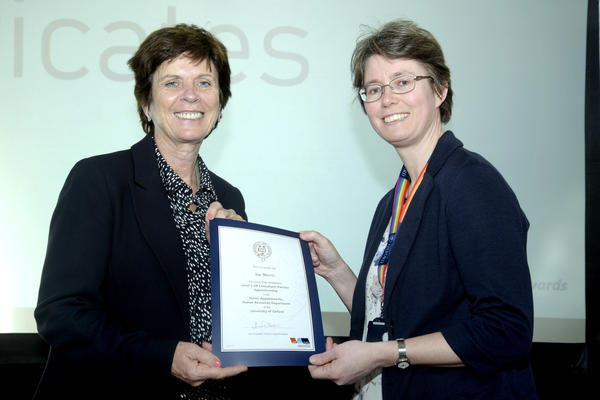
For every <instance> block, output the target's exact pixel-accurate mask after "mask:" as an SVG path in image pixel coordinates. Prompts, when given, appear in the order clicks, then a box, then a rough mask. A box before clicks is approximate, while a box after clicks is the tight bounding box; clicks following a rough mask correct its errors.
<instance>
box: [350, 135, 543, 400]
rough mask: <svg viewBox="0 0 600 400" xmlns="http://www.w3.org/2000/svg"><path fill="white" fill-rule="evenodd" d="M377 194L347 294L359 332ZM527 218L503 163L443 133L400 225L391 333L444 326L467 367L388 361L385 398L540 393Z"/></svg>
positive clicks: (383, 210)
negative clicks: (533, 357)
mask: <svg viewBox="0 0 600 400" xmlns="http://www.w3.org/2000/svg"><path fill="white" fill-rule="evenodd" d="M393 194H394V193H393V190H392V191H390V192H389V193H387V194H386V195H385V196H384V197H383V199H382V200H381V201H380V202H379V205H378V206H377V210H376V211H375V216H374V218H373V222H372V224H371V229H370V231H369V235H368V239H367V245H366V248H365V254H364V259H363V264H362V268H361V270H360V274H359V276H358V281H357V283H356V290H355V292H354V298H353V303H352V319H351V332H350V336H351V338H352V339H359V340H360V339H361V338H362V332H363V326H364V318H365V280H366V277H367V271H368V268H369V266H370V264H371V261H372V260H373V256H374V255H375V252H376V250H377V246H378V244H379V242H380V240H381V237H382V234H383V232H384V230H385V229H386V226H387V224H388V222H389V220H390V217H391V210H392V202H393ZM528 227H529V223H528V221H527V218H526V217H525V215H524V213H523V212H522V210H521V208H520V206H519V203H518V201H517V198H516V197H515V195H514V193H513V192H512V190H511V189H510V187H509V186H508V184H507V183H506V182H505V180H504V179H503V178H502V176H501V175H500V173H499V172H498V171H497V170H496V169H495V168H494V167H493V166H492V165H491V164H490V163H489V162H487V161H486V160H485V159H484V158H483V157H481V156H480V155H478V154H475V153H472V152H470V151H467V150H466V149H464V148H463V146H462V143H461V142H460V141H459V140H458V139H456V137H455V136H454V134H453V133H452V132H450V131H447V132H445V133H444V134H443V135H442V137H441V138H440V140H439V142H438V144H437V146H436V148H435V150H434V152H433V154H432V155H431V158H430V160H429V165H428V167H427V171H426V173H425V175H424V177H423V181H422V182H421V185H420V186H419V189H418V190H417V192H416V193H415V196H414V198H413V200H412V203H411V204H410V207H409V208H408V212H407V214H406V216H405V218H404V221H403V223H402V225H401V226H400V227H399V229H398V234H397V237H396V241H395V244H394V246H393V249H392V253H391V259H390V261H389V264H388V270H387V278H386V280H385V298H384V309H383V316H384V319H385V321H386V323H387V326H388V334H389V338H390V339H395V338H409V337H414V336H418V335H423V334H427V333H432V332H438V331H441V332H442V334H443V336H444V338H445V339H446V341H447V342H448V344H449V345H450V347H451V348H452V349H453V350H454V352H455V353H456V354H457V355H458V356H459V357H460V358H461V359H462V360H463V362H464V363H465V365H466V367H464V368H441V367H425V366H416V365H415V366H411V367H409V368H408V369H406V370H400V369H398V368H396V367H390V368H385V369H384V370H383V375H382V381H383V383H382V385H383V398H384V399H396V398H397V399H403V400H407V399H428V400H432V399H486V400H490V399H536V398H537V394H536V389H535V383H534V381H533V375H532V373H531V368H530V365H529V358H528V357H529V350H530V346H531V342H532V336H533V299H532V288H531V279H530V275H529V268H528V265H527V255H526V241H527V230H528Z"/></svg>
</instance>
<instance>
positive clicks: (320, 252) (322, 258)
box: [300, 231, 347, 279]
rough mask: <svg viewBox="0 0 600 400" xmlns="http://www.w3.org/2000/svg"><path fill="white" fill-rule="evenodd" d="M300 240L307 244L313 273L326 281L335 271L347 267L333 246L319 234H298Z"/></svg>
mask: <svg viewBox="0 0 600 400" xmlns="http://www.w3.org/2000/svg"><path fill="white" fill-rule="evenodd" d="M300 239H302V240H304V241H306V242H308V247H309V248H310V255H311V257H312V262H313V266H314V267H315V272H316V273H317V274H318V275H321V276H322V277H323V278H325V279H328V278H330V277H331V275H332V274H333V273H334V271H336V270H337V269H339V268H344V267H347V265H346V263H345V262H344V260H342V257H340V255H339V253H338V252H337V250H336V249H335V247H334V246H333V244H332V243H331V242H330V241H329V239H327V238H326V237H325V236H323V235H321V234H320V233H319V232H316V231H303V232H300Z"/></svg>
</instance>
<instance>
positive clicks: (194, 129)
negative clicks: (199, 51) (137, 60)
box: [144, 55, 221, 146]
mask: <svg viewBox="0 0 600 400" xmlns="http://www.w3.org/2000/svg"><path fill="white" fill-rule="evenodd" d="M151 99H152V100H151V102H150V104H149V105H148V106H146V107H145V109H144V111H145V113H146V115H147V116H148V117H149V118H151V119H152V121H153V123H154V136H155V138H156V140H157V143H158V142H163V141H168V142H170V144H171V145H173V146H178V145H180V144H184V143H190V144H200V143H201V142H202V140H203V139H204V138H205V137H206V136H208V134H209V133H210V131H211V130H212V129H213V127H214V126H215V123H216V122H217V120H218V118H219V115H220V113H221V107H220V104H219V84H218V76H217V74H216V69H215V68H214V67H213V66H212V65H211V64H210V63H209V62H208V61H206V60H205V61H202V62H200V63H198V62H197V61H194V60H191V59H190V58H188V57H186V56H185V55H181V56H179V57H177V58H175V59H173V60H169V61H165V62H164V63H162V64H161V65H160V66H159V67H158V68H157V69H156V71H155V72H154V74H153V75H152V96H151Z"/></svg>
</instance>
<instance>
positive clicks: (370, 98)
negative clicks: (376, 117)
mask: <svg viewBox="0 0 600 400" xmlns="http://www.w3.org/2000/svg"><path fill="white" fill-rule="evenodd" d="M421 79H431V80H433V77H431V76H424V75H422V76H416V75H410V74H406V75H400V76H398V77H396V78H394V79H392V80H391V81H390V83H388V84H387V85H382V84H380V83H370V84H368V85H367V86H365V87H364V88H361V89H360V90H359V91H358V94H359V95H360V98H361V99H362V101H364V102H365V103H372V102H374V101H377V100H379V99H380V98H381V96H383V91H384V89H385V87H386V86H389V87H390V89H392V92H394V93H396V94H402V93H408V92H410V91H411V90H413V89H414V88H415V86H416V85H417V81H420V80H421Z"/></svg>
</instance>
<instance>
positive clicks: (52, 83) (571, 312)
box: [0, 0, 587, 342]
mask: <svg viewBox="0 0 600 400" xmlns="http://www.w3.org/2000/svg"><path fill="white" fill-rule="evenodd" d="M586 4H587V2H586V1H584V0H577V1H571V0H552V1H545V0H529V1H521V0H506V1H480V0H457V1H444V0H429V1H414V0H411V1H406V0H404V1H403V0H400V1H399V0H394V1H370V2H365V1H341V0H340V1H314V0H309V1H289V0H277V1H275V0H272V1H253V2H247V1H243V2H242V1H227V0H222V1H219V2H208V1H198V0H195V1H192V0H182V1H162V0H154V1H152V2H148V1H142V0H129V1H115V0H105V1H102V2H82V1H74V0H55V1H35V0H10V1H9V0H6V1H3V2H2V5H1V6H0V7H1V10H2V13H1V14H0V43H1V48H2V49H3V53H4V55H3V57H2V61H1V62H0V76H1V77H2V78H1V79H2V88H3V93H4V94H3V95H2V96H1V98H0V104H1V108H2V109H3V110H4V111H3V113H2V114H3V115H4V117H3V120H4V123H3V126H4V128H3V129H2V132H1V133H0V152H1V155H2V157H1V158H0V165H1V168H0V174H1V181H2V184H3V190H2V192H1V195H0V221H1V224H0V299H1V301H0V332H35V331H36V328H35V322H34V320H33V308H34V307H35V303H36V300H37V290H38V286H39V279H40V273H41V268H42V264H43V260H44V254H45V248H46V241H47V235H48V226H49V222H50V217H51V214H52V211H53V209H54V206H55V205H56V200H57V196H58V193H59V191H60V189H61V187H62V184H63V182H64V180H65V178H66V176H67V173H68V172H69V170H70V168H71V167H72V166H73V164H74V163H75V162H76V161H77V160H79V159H81V158H84V157H87V156H91V155H95V154H101V153H106V152H111V151H115V150H120V149H125V148H129V147H130V146H131V145H132V144H133V143H135V142H137V141H138V140H139V139H140V138H141V137H142V136H143V132H142V130H141V127H140V125H139V122H138V117H137V112H136V103H135V99H134V96H133V80H132V76H131V73H130V71H129V70H128V69H127V66H126V61H127V60H128V59H129V57H130V56H131V54H132V53H133V52H134V51H135V49H136V47H137V46H138V45H139V43H140V42H141V40H143V39H144V37H145V36H146V35H147V34H148V33H150V32H151V31H153V30H155V29H157V28H160V27H161V26H165V25H172V24H175V23H179V22H187V23H194V24H196V25H199V26H202V27H205V28H207V29H209V30H210V31H212V32H213V33H215V34H216V35H217V36H218V37H219V38H220V39H221V40H222V41H223V42H224V43H225V44H226V46H227V47H228V49H229V54H230V59H231V65H232V73H233V85H232V91H233V97H232V98H231V100H230V102H229V104H228V105H227V108H226V109H225V110H224V115H223V119H222V121H221V123H220V125H219V127H218V128H217V130H216V131H215V132H214V133H213V134H212V135H211V137H210V138H208V139H207V140H206V141H205V142H204V143H203V145H202V147H201V149H200V154H201V156H202V157H203V159H204V160H205V162H206V164H207V165H208V166H209V168H210V169H212V170H213V171H215V172H216V173H217V174H219V175H221V176H222V177H224V178H225V179H227V180H228V181H229V182H231V183H233V184H234V185H236V186H237V187H238V188H240V190H241V191H242V193H243V194H244V197H245V200H246V205H247V212H248V216H249V220H250V221H252V222H256V223H259V224H265V225H272V226H276V227H279V228H283V229H288V230H293V231H299V230H307V229H316V230H318V231H320V232H322V233H323V234H325V235H326V236H327V237H329V238H330V239H331V240H332V242H333V243H334V244H335V245H336V246H337V248H338V250H339V251H340V253H341V254H342V256H343V257H344V258H345V260H346V261H347V262H348V264H349V265H351V266H352V268H353V269H354V270H355V271H356V272H358V269H359V267H360V263H361V259H362V253H363V248H364V243H365V240H366V235H367V231H368V228H369V225H370V221H371V218H372V215H373V212H374V210H375V206H376V205H377V202H378V200H379V199H380V198H381V196H382V195H383V194H384V193H385V192H387V191H388V190H389V189H390V188H391V187H392V186H393V185H394V183H395V179H396V177H397V174H398V172H399V170H400V168H401V161H400V159H399V158H398V156H397V154H396V153H395V151H394V150H393V148H392V147H391V146H389V145H388V144H387V143H385V142H383V141H382V140H381V139H380V138H379V137H378V136H377V135H376V134H375V133H374V131H373V130H372V129H371V127H370V125H369V122H368V120H367V118H366V116H365V115H364V114H363V112H362V110H361V108H360V105H359V104H358V102H357V101H356V100H355V93H354V92H353V90H352V86H351V80H350V72H349V60H350V55H351V53H352V50H353V48H354V44H355V41H356V38H357V37H358V36H359V35H360V34H361V33H362V32H363V31H364V29H363V27H361V25H368V26H380V25H381V24H382V23H384V22H387V21H389V20H391V19H394V18H408V19H412V20H414V21H416V22H417V23H419V24H420V25H421V26H423V27H424V28H426V29H428V30H430V31H431V32H432V33H433V34H434V35H435V36H436V37H437V38H438V40H439V42H440V44H441V45H442V47H443V49H444V51H445V55H446V61H447V63H448V65H449V67H450V69H451V71H452V83H453V87H454V92H455V106H454V110H453V117H452V120H451V122H450V123H449V124H448V126H447V128H448V129H451V130H452V131H453V132H455V134H456V135H457V136H458V137H459V138H460V139H461V140H462V141H463V142H464V144H465V146H466V147H467V148H469V149H470V150H473V151H475V152H478V153H480V154H482V155H483V156H484V157H486V158H487V159H488V160H490V161H491V162H492V163H493V164H494V165H495V166H496V167H497V168H498V170H499V171H500V172H501V173H502V174H503V175H504V177H505V178H506V180H507V181H508V183H509V184H510V185H511V187H512V188H513V190H514V191H515V193H516V195H517V197H518V198H519V201H520V203H521V206H522V208H523V210H524V211H525V213H526V215H527V217H528V218H529V220H530V223H531V228H530V231H529V242H528V256H529V264H530V269H531V277H532V283H533V293H534V301H535V315H536V321H535V340H536V341H544V342H584V341H585V332H584V328H585V298H584V296H585V295H584V293H585V290H584V289H585V283H584V273H585V271H584V200H585V197H584V196H585V193H584V83H585V82H584V72H585V21H586ZM90 212H91V213H93V212H94V211H93V210H90ZM506 279H510V277H506ZM317 281H318V289H319V297H320V302H321V307H322V311H323V316H324V324H325V333H326V334H328V335H335V336H345V335H347V334H348V326H349V317H348V314H347V312H346V310H345V308H344V306H343V304H342V303H341V301H340V300H339V299H338V297H337V296H336V294H335V292H334V291H333V290H332V289H331V287H330V286H329V285H328V284H327V283H326V282H325V281H324V280H323V279H322V278H320V277H319V278H318V279H317Z"/></svg>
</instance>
